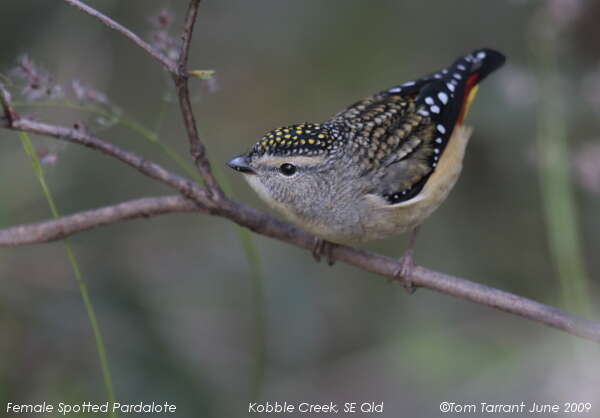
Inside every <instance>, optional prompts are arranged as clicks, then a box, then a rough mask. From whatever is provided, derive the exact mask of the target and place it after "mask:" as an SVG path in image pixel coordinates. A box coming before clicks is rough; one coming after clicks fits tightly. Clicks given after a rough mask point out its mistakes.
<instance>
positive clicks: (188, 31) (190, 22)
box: [173, 0, 223, 200]
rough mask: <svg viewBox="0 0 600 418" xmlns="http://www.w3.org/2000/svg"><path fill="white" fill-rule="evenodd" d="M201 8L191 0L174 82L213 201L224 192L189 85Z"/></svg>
mask: <svg viewBox="0 0 600 418" xmlns="http://www.w3.org/2000/svg"><path fill="white" fill-rule="evenodd" d="M199 6H200V0H191V1H190V3H189V6H188V10H187V13H186V16H185V24H184V26H183V33H182V35H181V49H180V53H179V60H178V64H177V67H178V71H177V73H174V74H173V81H174V82H175V88H176V89H177V97H178V99H179V108H180V110H181V116H182V117H183V123H184V125H185V129H186V131H187V135H188V140H189V143H190V154H191V155H192V159H193V160H194V165H195V166H196V168H197V169H198V171H199V172H200V176H201V177H202V180H204V183H205V184H206V187H207V188H208V191H209V193H210V197H211V199H213V200H219V199H221V198H222V197H223V191H222V190H221V188H220V187H219V184H218V183H217V181H216V179H215V178H214V176H213V174H212V170H211V168H210V161H209V160H208V156H207V155H206V147H205V146H204V143H203V142H202V141H201V140H200V135H199V134H198V127H197V125H196V119H195V117H194V110H193V108H192V103H191V100H190V89H189V85H188V81H189V71H188V57H189V53H190V44H191V42H192V35H193V33H194V26H195V23H196V17H197V16H198V7H199Z"/></svg>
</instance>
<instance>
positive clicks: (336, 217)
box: [228, 49, 505, 290]
mask: <svg viewBox="0 0 600 418" xmlns="http://www.w3.org/2000/svg"><path fill="white" fill-rule="evenodd" d="M504 61H505V57H504V55H502V54H501V53H500V52H497V51H494V50H492V49H479V50H476V51H473V52H472V53H470V54H468V55H465V56H463V57H460V58H458V59H457V60H456V61H455V62H454V63H453V64H452V65H450V66H449V67H447V68H444V69H442V70H440V71H437V72H435V73H432V74H430V75H428V76H426V77H423V78H420V79H418V80H414V81H408V82H406V83H403V84H400V85H397V86H394V87H392V88H389V89H387V90H384V91H382V92H380V93H377V94H375V95H373V96H370V97H367V98H365V99H363V100H361V101H359V102H356V103H354V104H352V105H351V106H349V107H348V108H346V109H345V110H342V111H341V112H339V113H338V114H336V115H335V116H333V117H332V118H330V119H329V120H327V121H325V122H322V123H303V124H296V125H291V126H287V127H282V128H278V129H275V130H273V131H270V132H268V133H267V134H266V135H265V136H264V137H263V138H262V139H260V140H259V141H258V142H256V143H255V144H254V145H253V146H252V147H251V148H250V150H249V151H248V152H247V153H245V154H243V155H240V156H238V157H235V158H233V159H232V160H231V161H229V163H228V165H229V166H230V167H231V168H233V169H234V170H237V171H239V172H240V173H242V174H243V175H244V177H245V178H246V180H247V181H248V183H249V184H250V186H251V187H252V188H253V189H254V190H255V191H256V192H257V193H258V194H259V196H260V197H261V198H262V199H264V200H265V201H266V202H267V203H268V204H270V205H271V206H272V207H273V208H275V209H276V210H278V211H280V212H281V213H282V214H283V215H284V216H285V217H286V218H288V219H289V220H290V221H291V222H292V223H294V224H296V225H297V226H299V227H300V228H302V229H304V230H306V231H308V232H310V233H312V234H314V235H316V236H317V237H320V239H319V240H317V242H316V243H315V249H314V251H313V254H314V255H315V257H316V258H317V259H319V257H320V255H321V254H322V253H323V252H325V251H326V250H328V251H329V260H330V263H331V262H332V259H331V252H330V251H331V245H332V244H331V243H358V242H365V241H370V240H375V239H380V238H384V237H387V236H390V235H396V234H400V233H403V232H406V231H412V234H411V238H410V244H409V246H408V249H407V250H406V251H405V253H404V255H403V256H402V257H401V259H400V261H401V263H400V265H401V268H400V269H399V270H398V272H397V273H396V277H398V278H402V279H404V281H403V283H404V284H405V287H406V288H407V289H408V290H412V289H413V288H412V283H411V280H410V276H411V272H412V269H413V267H414V264H413V259H412V256H413V247H414V241H415V238H416V234H417V230H418V227H419V226H420V225H421V223H422V222H423V221H424V220H425V219H426V218H427V217H429V216H430V215H431V214H432V213H433V211H435V209H437V208H438V206H439V205H440V204H441V203H442V202H443V201H444V200H445V199H446V197H447V196H448V193H449V192H450V190H451V189H452V187H453V186H454V184H455V183H456V181H457V179H458V176H459V174H460V172H461V169H462V161H463V158H464V154H465V148H466V146H467V142H468V140H469V137H470V134H471V131H472V130H471V129H470V128H468V127H466V126H464V125H463V121H464V119H465V116H466V114H467V111H468V108H469V105H470V103H471V101H472V100H473V98H474V96H475V94H476V92H477V89H478V84H479V83H480V82H481V81H482V80H483V79H484V78H485V77H486V76H487V75H489V74H490V73H491V72H493V71H495V70H496V69H498V68H499V67H500V66H502V64H504Z"/></svg>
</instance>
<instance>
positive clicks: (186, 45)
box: [178, 0, 201, 76]
mask: <svg viewBox="0 0 600 418" xmlns="http://www.w3.org/2000/svg"><path fill="white" fill-rule="evenodd" d="M200 1H201V0H191V1H190V4H189V5H188V11H187V13H186V15H185V23H184V25H183V33H182V34H181V51H180V53H179V62H178V68H179V75H181V76H186V75H187V73H188V71H187V65H188V57H189V55H190V45H191V44H192V34H193V33H194V26H195V24H196V18H197V17H198V7H199V6H200Z"/></svg>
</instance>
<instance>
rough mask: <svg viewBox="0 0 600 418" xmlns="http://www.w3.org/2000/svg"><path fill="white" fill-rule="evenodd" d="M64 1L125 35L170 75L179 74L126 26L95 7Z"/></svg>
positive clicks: (175, 68)
mask: <svg viewBox="0 0 600 418" xmlns="http://www.w3.org/2000/svg"><path fill="white" fill-rule="evenodd" d="M64 1H65V2H66V3H67V4H70V5H71V6H73V7H76V8H78V9H79V10H81V11H82V12H84V13H87V14H88V15H90V16H92V17H95V18H96V19H98V20H99V21H101V22H102V23H104V24H105V25H106V26H108V27H109V28H110V29H113V30H115V31H117V32H119V33H121V34H122V35H124V36H125V37H126V38H127V39H129V40H130V41H132V42H133V43H135V44H136V45H137V46H139V47H140V48H142V49H143V50H144V51H146V52H147V53H148V54H150V55H151V56H152V57H153V58H154V59H155V60H157V61H158V62H160V63H161V64H162V66H163V67H165V68H166V69H167V71H169V72H170V73H172V74H176V73H177V65H176V64H175V63H174V62H173V61H172V60H170V59H169V58H167V57H165V56H164V55H163V54H161V53H160V52H159V51H157V50H156V48H153V47H152V45H150V44H149V43H148V42H146V41H144V40H143V39H142V38H140V37H139V36H138V35H136V34H135V33H133V32H132V31H130V30H129V29H127V28H126V27H125V26H123V25H121V24H120V23H117V22H115V21H114V20H112V19H111V18H110V17H108V16H106V15H105V14H102V13H100V12H99V11H98V10H96V9H94V8H93V7H90V6H88V5H87V4H85V3H83V2H81V1H79V0H64Z"/></svg>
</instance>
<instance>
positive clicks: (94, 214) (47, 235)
mask: <svg viewBox="0 0 600 418" xmlns="http://www.w3.org/2000/svg"><path fill="white" fill-rule="evenodd" d="M197 211H202V209H201V208H200V207H198V205H196V204H195V203H194V202H192V201H191V200H189V199H186V198H184V197H182V196H179V195H175V196H164V197H152V198H144V199H137V200H130V201H127V202H123V203H119V204H118V205H114V206H107V207H103V208H99V209H93V210H88V211H85V212H79V213H76V214H74V215H70V216H65V217H62V218H59V219H52V220H49V221H45V222H40V223H36V224H31V225H23V226H16V227H13V228H7V229H2V230H0V247H9V246H16V245H24V244H37V243H42V242H50V241H55V240H59V239H63V238H65V237H67V236H69V235H73V234H75V233H78V232H82V231H87V230H89V229H92V228H95V227H98V226H103V225H110V224H114V223H117V222H122V221H126V220H129V219H134V218H141V217H144V218H149V217H151V216H157V215H163V214H166V213H174V212H197Z"/></svg>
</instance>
